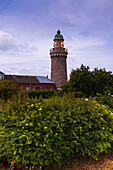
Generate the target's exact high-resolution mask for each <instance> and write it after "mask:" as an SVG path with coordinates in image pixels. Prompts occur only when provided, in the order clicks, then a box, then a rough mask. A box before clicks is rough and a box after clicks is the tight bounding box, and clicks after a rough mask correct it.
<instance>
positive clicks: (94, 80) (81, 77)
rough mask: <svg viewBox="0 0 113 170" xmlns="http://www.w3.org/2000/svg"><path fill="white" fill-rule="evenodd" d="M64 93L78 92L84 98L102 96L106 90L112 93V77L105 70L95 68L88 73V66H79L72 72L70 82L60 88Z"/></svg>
mask: <svg viewBox="0 0 113 170" xmlns="http://www.w3.org/2000/svg"><path fill="white" fill-rule="evenodd" d="M62 89H63V91H64V92H68V91H71V92H76V91H80V92H82V93H83V94H84V95H85V96H91V95H94V96H95V95H96V94H97V93H101V94H104V92H105V91H106V90H109V91H110V92H111V93H113V75H112V74H111V72H110V71H108V72H107V71H106V70H105V69H98V68H95V69H94V70H93V71H90V67H89V66H84V65H81V67H80V68H77V69H76V70H72V72H71V75H70V80H69V81H68V82H67V83H66V84H64V85H63V87H62Z"/></svg>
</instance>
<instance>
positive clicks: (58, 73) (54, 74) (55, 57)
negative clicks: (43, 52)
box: [50, 30, 68, 90]
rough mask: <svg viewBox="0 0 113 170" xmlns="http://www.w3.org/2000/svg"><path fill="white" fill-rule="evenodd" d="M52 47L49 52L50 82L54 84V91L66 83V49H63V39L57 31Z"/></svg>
mask: <svg viewBox="0 0 113 170" xmlns="http://www.w3.org/2000/svg"><path fill="white" fill-rule="evenodd" d="M53 41H54V47H53V48H52V49H51V50H50V57H51V80H52V81H53V82H54V83H55V85H56V89H57V90H61V86H62V85H63V84H64V83H65V82H67V63H66V59H67V54H68V51H67V49H65V48H64V38H63V36H62V35H61V33H60V31H59V30H58V31H57V34H56V35H55V37H54V39H53Z"/></svg>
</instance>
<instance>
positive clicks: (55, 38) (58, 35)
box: [53, 30, 64, 41]
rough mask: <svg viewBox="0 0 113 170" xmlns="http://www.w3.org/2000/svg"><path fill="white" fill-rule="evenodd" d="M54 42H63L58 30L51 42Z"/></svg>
mask: <svg viewBox="0 0 113 170" xmlns="http://www.w3.org/2000/svg"><path fill="white" fill-rule="evenodd" d="M55 40H63V41H64V38H63V36H62V35H61V34H60V30H58V31H57V34H56V35H55V37H54V39H53V41H55Z"/></svg>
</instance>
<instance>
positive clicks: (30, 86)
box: [18, 83, 55, 91]
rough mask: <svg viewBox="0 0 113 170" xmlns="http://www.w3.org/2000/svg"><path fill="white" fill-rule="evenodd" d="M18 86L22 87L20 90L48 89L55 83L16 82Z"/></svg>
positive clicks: (52, 87)
mask: <svg viewBox="0 0 113 170" xmlns="http://www.w3.org/2000/svg"><path fill="white" fill-rule="evenodd" d="M18 86H19V88H20V89H22V90H27V91H30V90H50V89H53V90H54V89H55V85H54V84H45V83H44V84H29V83H26V84H23V83H21V84H18Z"/></svg>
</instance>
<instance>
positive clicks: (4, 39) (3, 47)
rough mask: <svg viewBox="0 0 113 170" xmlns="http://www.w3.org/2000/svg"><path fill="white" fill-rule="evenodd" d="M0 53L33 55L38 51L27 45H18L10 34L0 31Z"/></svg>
mask: <svg viewBox="0 0 113 170" xmlns="http://www.w3.org/2000/svg"><path fill="white" fill-rule="evenodd" d="M0 51H4V52H11V51H12V52H16V53H18V52H20V53H33V52H36V51H38V49H37V48H36V47H34V46H30V45H29V44H28V43H25V42H24V43H20V42H18V40H17V39H15V38H14V37H13V36H12V35H11V34H10V33H7V32H4V31H2V30H0Z"/></svg>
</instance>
